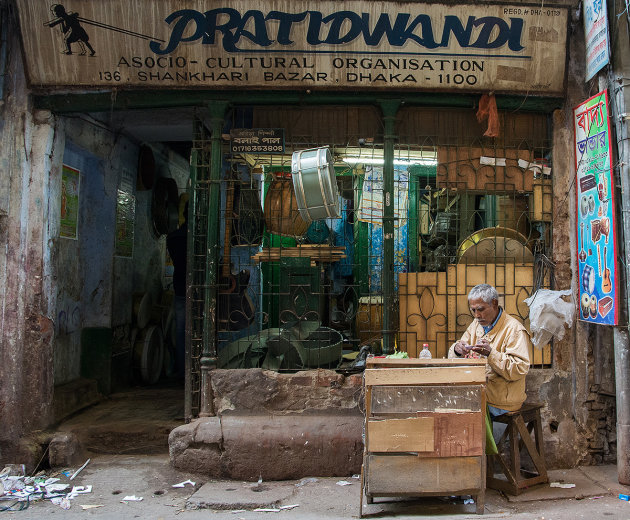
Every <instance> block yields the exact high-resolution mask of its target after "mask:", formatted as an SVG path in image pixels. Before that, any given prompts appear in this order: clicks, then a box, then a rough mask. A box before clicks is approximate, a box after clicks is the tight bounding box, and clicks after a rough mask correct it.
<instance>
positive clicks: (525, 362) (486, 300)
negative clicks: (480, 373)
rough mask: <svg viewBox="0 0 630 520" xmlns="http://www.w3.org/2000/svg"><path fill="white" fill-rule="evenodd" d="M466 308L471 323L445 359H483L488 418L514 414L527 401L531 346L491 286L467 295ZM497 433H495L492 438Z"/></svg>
mask: <svg viewBox="0 0 630 520" xmlns="http://www.w3.org/2000/svg"><path fill="white" fill-rule="evenodd" d="M468 305H469V307H470V312H471V313H472V315H473V316H474V318H475V319H474V320H473V322H472V323H471V324H470V325H469V326H468V328H467V329H466V332H464V335H463V336H462V337H461V339H460V340H459V341H457V342H455V343H453V345H451V348H450V349H449V351H448V357H449V358H458V357H465V356H466V355H467V354H468V353H469V352H475V353H477V354H480V355H481V356H483V357H486V358H487V359H488V364H487V366H486V379H487V381H488V382H487V387H486V392H487V394H486V395H487V401H488V409H489V411H490V415H491V417H497V416H499V415H503V414H504V413H506V412H511V411H515V410H518V409H520V407H521V405H522V404H523V402H524V401H525V398H526V397H527V396H526V394H525V376H526V375H527V372H528V371H529V363H530V361H529V351H530V349H531V345H532V344H531V341H530V339H529V333H528V332H527V329H525V327H524V326H523V325H522V324H521V322H520V321H518V320H517V319H516V318H513V317H512V316H510V315H509V314H508V313H507V312H505V311H504V310H503V309H502V308H501V307H500V306H499V293H498V292H497V290H496V289H495V288H494V287H492V286H491V285H488V284H486V283H483V284H480V285H476V286H475V287H473V288H472V289H471V291H470V293H468ZM500 433H502V432H500ZM500 433H499V432H495V438H497V437H498V436H500Z"/></svg>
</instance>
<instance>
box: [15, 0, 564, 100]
mask: <svg viewBox="0 0 630 520" xmlns="http://www.w3.org/2000/svg"><path fill="white" fill-rule="evenodd" d="M16 2H17V5H18V10H19V18H20V25H21V33H22V38H23V43H24V49H25V55H26V62H27V68H28V76H29V80H30V83H31V85H32V86H33V87H35V88H37V87H64V88H68V87H70V88H80V89H86V88H90V87H91V88H102V87H116V88H119V89H120V88H130V87H140V88H217V89H219V88H226V87H230V88H239V89H252V88H259V89H269V90H270V89H302V88H306V89H311V88H317V89H320V90H325V89H328V90H332V89H335V90H344V89H348V90H352V91H356V90H357V89H383V88H388V89H391V88H395V89H401V90H403V89H412V90H414V91H418V90H432V91H445V90H446V91H448V90H455V91H476V92H479V91H494V92H505V93H519V92H522V93H525V92H526V93H528V94H530V95H532V94H535V95H553V94H555V95H561V94H562V92H563V90H564V84H565V62H566V41H567V20H568V8H567V7H566V6H559V5H552V6H546V5H545V6H542V5H540V4H538V5H529V4H520V3H519V4H515V5H509V4H499V3H497V4H486V3H483V4H480V3H468V4H451V3H449V4H427V3H416V2H394V1H385V2H365V1H354V0H350V1H346V2H338V1H333V0H323V1H321V2H316V3H313V2H308V1H306V0H291V1H289V0H273V1H268V0H257V1H255V2H254V1H251V0H234V1H231V2H220V1H217V0H188V1H182V0H108V1H107V2H96V1H94V0H71V1H68V2H64V3H63V4H53V3H50V2H43V1H38V2H34V1H32V0H16Z"/></svg>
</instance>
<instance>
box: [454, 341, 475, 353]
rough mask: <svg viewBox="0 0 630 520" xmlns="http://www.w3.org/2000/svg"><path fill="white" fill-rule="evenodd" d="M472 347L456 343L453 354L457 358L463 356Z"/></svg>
mask: <svg viewBox="0 0 630 520" xmlns="http://www.w3.org/2000/svg"><path fill="white" fill-rule="evenodd" d="M471 348H472V347H471V346H470V345H469V344H468V343H466V342H465V341H461V340H460V341H458V342H457V343H455V349H454V350H455V354H457V355H458V356H465V355H466V354H468V351H469V350H470V349H471Z"/></svg>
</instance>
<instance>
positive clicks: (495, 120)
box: [477, 94, 499, 137]
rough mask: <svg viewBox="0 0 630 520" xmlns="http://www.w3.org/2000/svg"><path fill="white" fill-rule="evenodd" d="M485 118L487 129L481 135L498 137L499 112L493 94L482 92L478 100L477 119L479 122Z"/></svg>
mask: <svg viewBox="0 0 630 520" xmlns="http://www.w3.org/2000/svg"><path fill="white" fill-rule="evenodd" d="M486 119H487V120H488V129H487V130H486V132H485V133H484V134H483V135H484V136H485V137H499V113H498V111H497V101H496V99H495V98H494V94H484V95H483V96H481V99H480V100H479V109H478V110H477V121H478V122H480V123H481V122H482V121H485V120H486Z"/></svg>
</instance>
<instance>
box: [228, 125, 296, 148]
mask: <svg viewBox="0 0 630 520" xmlns="http://www.w3.org/2000/svg"><path fill="white" fill-rule="evenodd" d="M230 151H231V152H232V153H262V154H273V153H284V129H283V128H251V129H250V128H234V129H232V131H231V132H230Z"/></svg>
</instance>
